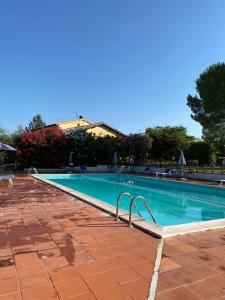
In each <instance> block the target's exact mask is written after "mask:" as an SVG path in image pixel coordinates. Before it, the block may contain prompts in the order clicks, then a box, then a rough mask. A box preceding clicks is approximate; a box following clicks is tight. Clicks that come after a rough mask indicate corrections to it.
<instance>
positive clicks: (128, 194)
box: [116, 192, 142, 221]
mask: <svg viewBox="0 0 225 300" xmlns="http://www.w3.org/2000/svg"><path fill="white" fill-rule="evenodd" d="M123 196H128V197H129V198H130V202H132V200H133V197H132V196H131V194H130V193H128V192H123V193H121V194H120V195H119V196H118V198H117V201H116V220H117V221H119V206H120V200H121V198H122V197H123ZM134 207H135V208H136V210H137V212H138V215H139V217H142V215H141V213H140V211H139V209H138V207H137V205H136V203H134Z"/></svg>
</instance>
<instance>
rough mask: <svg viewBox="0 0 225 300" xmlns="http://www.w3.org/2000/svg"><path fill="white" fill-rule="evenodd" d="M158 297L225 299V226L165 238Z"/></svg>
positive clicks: (190, 299) (186, 299)
mask: <svg viewBox="0 0 225 300" xmlns="http://www.w3.org/2000/svg"><path fill="white" fill-rule="evenodd" d="M156 299H157V300H164V299H165V300H170V299H171V300H176V299H177V300H180V299H182V300H192V299H193V300H205V299H207V300H211V299H212V300H214V299H225V229H221V230H210V231H206V232H202V233H195V234H189V235H185V236H180V237H176V238H168V239H166V240H165V244H164V248H163V255H162V260H161V266H160V274H159V280H158V286H157V296H156Z"/></svg>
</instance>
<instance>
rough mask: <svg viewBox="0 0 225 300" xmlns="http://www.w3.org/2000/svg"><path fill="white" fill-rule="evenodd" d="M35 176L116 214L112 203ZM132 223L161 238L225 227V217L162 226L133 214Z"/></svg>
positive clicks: (126, 216) (122, 214)
mask: <svg viewBox="0 0 225 300" xmlns="http://www.w3.org/2000/svg"><path fill="white" fill-rule="evenodd" d="M31 176H32V177H33V178H36V179H38V180H40V181H42V182H45V183H47V184H49V185H51V186H53V187H55V188H57V189H59V190H61V191H64V192H66V193H68V194H70V195H72V196H74V197H76V198H78V199H79V200H82V201H84V202H86V203H88V204H90V205H92V206H94V207H96V208H99V209H101V210H103V211H105V212H107V213H109V214H110V215H113V216H115V215H116V207H113V206H112V205H109V204H107V203H104V202H102V201H100V200H98V199H96V198H94V197H91V196H88V195H86V194H83V193H80V192H78V191H75V190H73V189H71V188H68V187H65V186H63V185H61V184H58V183H55V182H53V181H51V180H47V179H43V178H41V177H39V175H36V174H32V175H31ZM119 218H120V219H121V220H122V221H126V222H128V220H129V214H128V213H127V212H125V211H123V210H121V209H120V210H119ZM132 225H133V226H135V227H137V228H139V229H141V230H143V231H145V232H148V233H150V234H152V235H155V236H157V237H159V238H167V237H174V236H178V235H184V234H188V233H195V232H201V231H206V230H211V229H220V228H225V219H216V220H211V221H202V222H195V223H187V224H180V225H173V226H160V225H158V224H153V223H150V222H148V221H145V220H140V219H139V218H137V217H135V216H133V217H132Z"/></svg>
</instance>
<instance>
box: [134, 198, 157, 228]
mask: <svg viewBox="0 0 225 300" xmlns="http://www.w3.org/2000/svg"><path fill="white" fill-rule="evenodd" d="M137 199H141V200H142V201H143V202H144V205H145V207H146V209H147V211H148V212H149V214H150V216H151V217H152V220H153V222H154V223H156V220H155V218H154V216H153V214H152V212H151V209H150V207H149V206H148V204H147V201H146V200H145V198H144V197H142V196H136V197H134V198H132V200H131V202H130V211H129V226H131V223H132V207H133V205H134V207H135V208H136V204H135V201H136V200H137Z"/></svg>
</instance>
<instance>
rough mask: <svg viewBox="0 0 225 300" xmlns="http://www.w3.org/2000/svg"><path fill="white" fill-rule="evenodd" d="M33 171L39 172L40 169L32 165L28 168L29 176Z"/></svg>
mask: <svg viewBox="0 0 225 300" xmlns="http://www.w3.org/2000/svg"><path fill="white" fill-rule="evenodd" d="M32 171H34V173H35V174H38V171H37V169H36V168H33V167H30V168H29V170H28V176H29V175H30V174H31V172H32Z"/></svg>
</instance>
